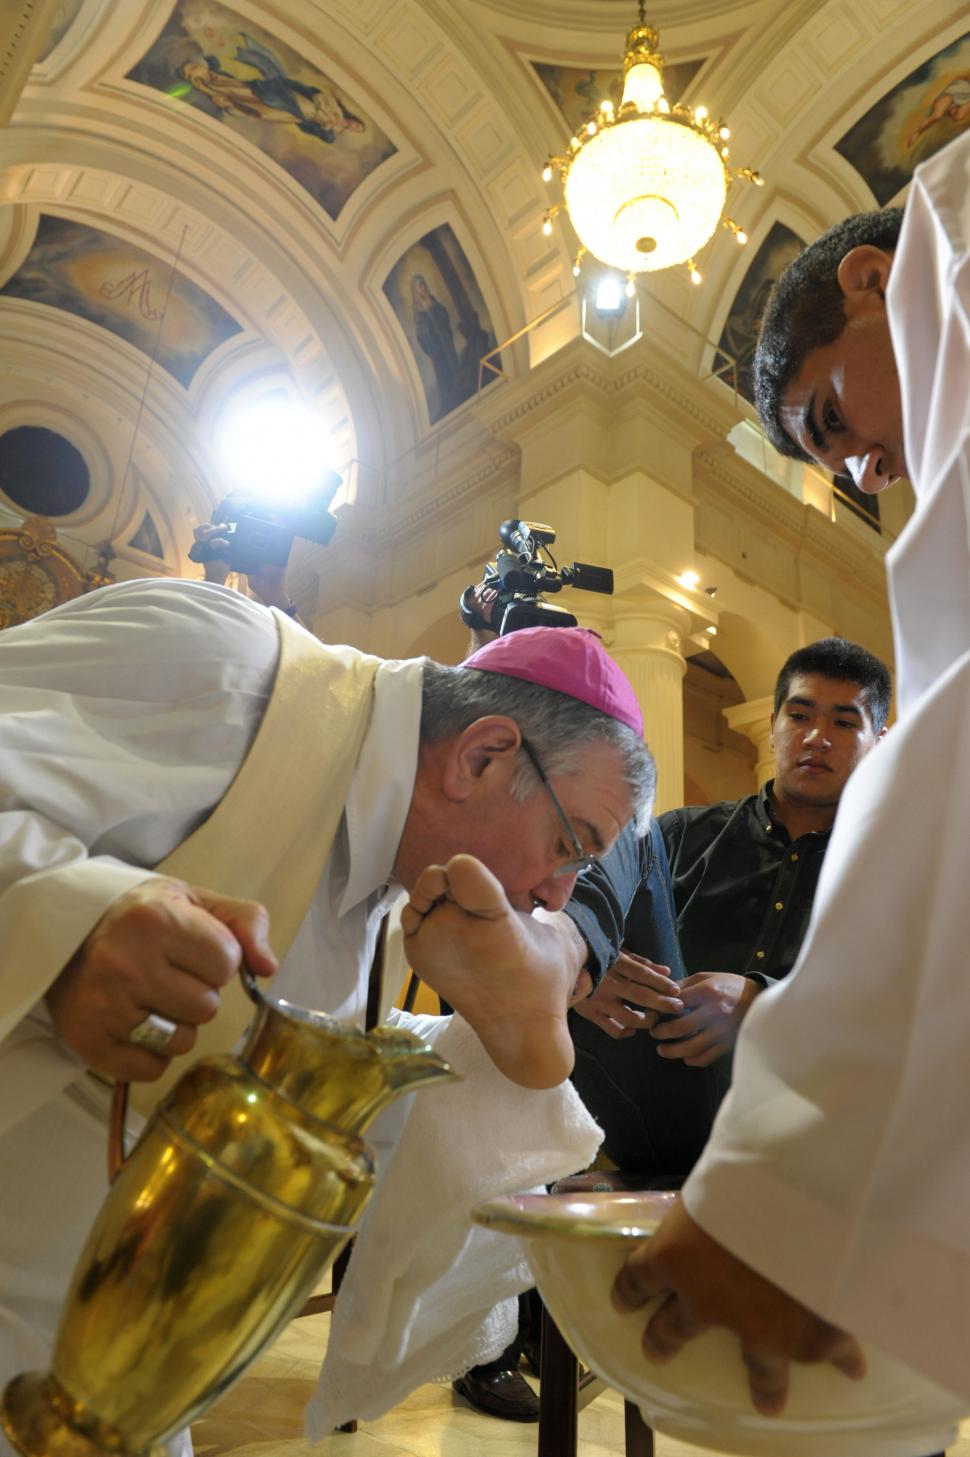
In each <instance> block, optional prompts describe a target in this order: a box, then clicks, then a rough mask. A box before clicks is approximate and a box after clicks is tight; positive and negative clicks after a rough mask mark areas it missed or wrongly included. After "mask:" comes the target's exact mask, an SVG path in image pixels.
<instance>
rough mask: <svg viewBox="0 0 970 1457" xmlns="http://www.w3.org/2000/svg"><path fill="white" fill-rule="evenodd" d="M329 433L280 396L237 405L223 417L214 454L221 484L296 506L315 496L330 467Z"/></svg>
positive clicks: (310, 415)
mask: <svg viewBox="0 0 970 1457" xmlns="http://www.w3.org/2000/svg"><path fill="white" fill-rule="evenodd" d="M332 449H333V442H332V440H331V437H330V432H329V430H328V429H327V428H326V426H325V425H324V423H323V421H322V420H321V419H320V417H319V416H318V415H315V414H313V413H312V412H311V411H310V410H308V409H306V407H305V406H303V405H301V404H298V403H297V402H296V401H294V400H293V399H291V398H290V397H289V396H288V395H286V394H285V393H284V392H283V391H282V390H279V391H274V392H273V393H272V394H267V395H263V396H262V397H261V398H259V399H256V400H246V401H245V403H243V402H240V403H238V404H237V405H236V406H235V407H233V408H232V409H230V410H229V411H227V413H226V415H225V417H224V418H223V421H222V425H221V428H220V430H219V440H218V453H219V458H220V464H221V467H222V471H223V473H224V476H225V479H226V482H227V484H228V485H229V487H230V489H232V490H246V491H252V492H254V493H258V494H259V495H260V496H272V497H274V499H277V500H279V501H281V502H290V501H300V500H302V499H303V498H304V497H306V496H308V495H309V494H310V493H311V492H313V491H315V490H316V489H317V488H318V487H319V486H320V485H321V484H322V483H323V481H324V479H325V477H326V476H327V474H328V473H329V472H330V470H331V469H332V467H333V461H332V460H331V458H330V456H331V451H332Z"/></svg>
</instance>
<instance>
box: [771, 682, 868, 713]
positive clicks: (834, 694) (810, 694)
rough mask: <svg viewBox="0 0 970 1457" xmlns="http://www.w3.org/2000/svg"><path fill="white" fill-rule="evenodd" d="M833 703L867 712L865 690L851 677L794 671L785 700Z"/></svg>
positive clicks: (788, 701) (787, 701)
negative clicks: (831, 676)
mask: <svg viewBox="0 0 970 1457" xmlns="http://www.w3.org/2000/svg"><path fill="white" fill-rule="evenodd" d="M793 699H799V700H800V701H801V702H802V703H819V704H822V703H825V704H834V705H837V706H839V707H842V708H855V709H856V711H857V712H859V713H862V714H867V713H868V709H867V705H866V690H865V688H864V687H863V686H862V684H861V683H856V682H855V681H854V680H853V679H852V678H830V677H829V676H828V675H827V674H826V673H796V674H795V676H794V677H793V678H792V680H791V682H790V683H789V685H788V691H787V693H786V694H785V702H786V703H790V702H791V701H792V700H793Z"/></svg>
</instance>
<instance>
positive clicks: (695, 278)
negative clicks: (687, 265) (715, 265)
mask: <svg viewBox="0 0 970 1457" xmlns="http://www.w3.org/2000/svg"><path fill="white" fill-rule="evenodd" d="M702 278H703V274H702V273H701V271H700V269H699V268H697V267H696V266H695V267H693V268H691V270H690V281H691V283H693V284H695V285H696V284H698V283H700V282H701V280H702Z"/></svg>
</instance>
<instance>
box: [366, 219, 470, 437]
mask: <svg viewBox="0 0 970 1457" xmlns="http://www.w3.org/2000/svg"><path fill="white" fill-rule="evenodd" d="M384 293H385V294H386V295H387V298H388V300H389V301H390V304H391V307H392V308H393V310H394V312H395V314H396V315H397V319H398V323H399V324H400V325H401V328H402V329H403V330H404V333H405V335H406V336H407V341H408V344H409V345H410V346H411V353H412V354H413V355H414V360H415V363H416V364H417V366H418V373H419V374H420V376H421V383H422V385H423V386H424V394H425V399H426V401H427V405H428V416H429V419H430V421H431V423H432V425H433V424H434V423H435V421H436V420H440V419H441V418H442V417H443V416H444V415H447V414H449V413H450V411H452V410H454V409H456V408H457V407H458V406H459V405H461V404H463V403H464V401H465V400H467V399H470V398H471V396H472V395H473V394H475V393H476V391H477V389H478V373H479V361H480V360H481V357H482V355H483V354H487V353H488V352H489V350H491V349H494V348H495V343H496V340H495V331H494V329H493V327H492V320H491V318H490V317H489V313H488V309H487V307H486V305H485V300H484V299H483V297H482V294H481V290H480V289H479V287H478V283H477V281H476V278H475V275H474V273H473V272H472V268H471V264H470V263H469V261H468V259H467V258H466V256H465V253H464V250H463V248H462V246H461V244H460V243H459V241H458V239H457V238H456V237H455V234H454V232H453V231H452V229H451V228H450V227H449V226H448V224H447V223H444V224H443V225H442V226H441V227H439V228H434V229H433V231H432V232H430V233H425V235H424V237H423V238H420V239H419V240H418V242H416V243H412V245H411V247H410V248H408V250H407V251H406V252H405V253H403V254H402V255H401V257H400V258H399V259H398V261H397V262H396V263H395V265H394V267H393V268H392V269H391V271H390V273H389V274H388V276H387V281H386V282H385V284H384ZM495 363H496V364H498V363H499V361H498V360H496V361H495ZM494 378H495V375H490V376H488V377H487V381H486V382H488V381H490V380H492V379H494Z"/></svg>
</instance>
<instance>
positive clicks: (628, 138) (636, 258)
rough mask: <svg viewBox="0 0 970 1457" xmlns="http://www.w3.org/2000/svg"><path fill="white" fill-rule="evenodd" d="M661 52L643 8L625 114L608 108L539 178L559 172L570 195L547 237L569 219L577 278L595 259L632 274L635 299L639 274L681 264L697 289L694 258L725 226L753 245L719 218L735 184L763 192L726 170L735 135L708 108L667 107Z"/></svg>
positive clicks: (746, 172) (627, 70) (738, 171)
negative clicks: (734, 181)
mask: <svg viewBox="0 0 970 1457" xmlns="http://www.w3.org/2000/svg"><path fill="white" fill-rule="evenodd" d="M658 45H659V37H658V35H657V32H656V31H655V30H654V29H653V28H652V27H651V26H649V25H647V24H646V22H645V20H644V0H640V19H639V23H638V24H637V25H635V26H634V27H633V29H632V30H631V31H630V34H629V35H628V36H627V40H626V51H625V54H624V57H623V98H622V100H621V101H620V104H619V106H618V107H614V105H613V102H612V101H604V102H603V103H602V104H601V106H600V109H599V111H597V112H595V113H593V115H591V116H590V118H589V120H588V121H586V122H585V123H584V125H583V126H582V127H581V128H580V131H579V133H578V134H577V135H576V136H574V137H573V138H572V139H571V140H570V143H569V149H568V152H567V154H566V156H565V157H550V158H549V160H548V162H547V163H546V166H545V168H544V170H543V173H542V176H543V180H544V181H546V182H551V181H552V178H553V174H554V173H555V172H557V171H558V173H559V178H560V181H561V183H562V190H563V201H562V202H561V203H557V204H556V205H555V206H554V207H551V208H550V209H549V210H548V212H547V213H546V216H545V220H544V222H543V225H542V227H543V232H544V233H546V234H547V235H548V234H549V233H551V232H552V220H553V218H554V217H555V216H556V214H557V213H559V212H562V211H563V210H565V211H566V212H567V213H568V215H569V220H570V222H571V223H572V225H573V227H574V229H575V230H576V234H577V236H578V238H579V241H580V243H581V244H582V247H581V248H580V250H579V252H578V253H577V255H576V260H575V262H574V264H573V273H574V274H576V275H577V276H578V275H579V272H580V267H581V264H582V261H583V258H584V256H585V255H586V254H587V253H589V254H590V255H591V256H592V257H594V258H598V259H599V260H600V261H601V262H603V263H606V264H608V265H609V266H610V267H611V268H618V269H621V270H622V272H624V273H625V274H626V275H627V293H628V294H630V295H632V293H633V289H634V277H635V275H636V274H638V273H650V272H656V270H658V269H660V268H671V267H673V266H674V265H675V264H678V263H686V265H687V268H688V270H689V272H690V277H691V280H692V282H694V283H700V281H701V275H700V271H699V269H698V267H697V262H696V258H697V254H698V253H699V252H700V250H701V248H703V246H704V244H705V243H706V242H707V241H708V239H709V238H710V237H711V235H712V234H713V232H714V230H715V228H716V227H717V225H718V223H719V222H722V223H723V225H724V226H725V227H726V228H728V229H729V230H730V231H731V232H732V233H733V234H734V236H735V238H736V239H737V241H738V242H739V243H746V242H747V241H748V238H747V234H746V233H745V232H744V231H743V229H742V228H740V227H739V226H738V225H737V223H735V222H733V221H732V219H730V218H722V213H723V211H724V202H725V198H726V196H727V190H728V185H729V183H730V181H731V179H732V178H733V177H743V178H745V179H746V180H747V181H749V182H754V183H755V184H756V185H757V186H759V187H761V186H762V185H763V179H762V178H761V177H760V176H759V175H758V173H757V172H752V171H751V169H750V168H749V167H738V168H735V169H730V168H729V167H728V162H727V159H728V156H729V149H728V145H727V142H728V138H729V136H730V132H729V130H728V128H727V127H726V126H725V125H724V123H723V122H722V121H715V120H714V119H713V118H712V117H711V116H710V115H709V114H708V111H707V108H706V107H704V106H697V107H689V106H683V105H681V104H680V103H677V104H676V105H673V106H672V105H671V104H670V102H669V101H668V100H667V98H666V97H665V96H664V89H663V68H664V60H663V56H662V55H661V53H660V50H659V49H658Z"/></svg>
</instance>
